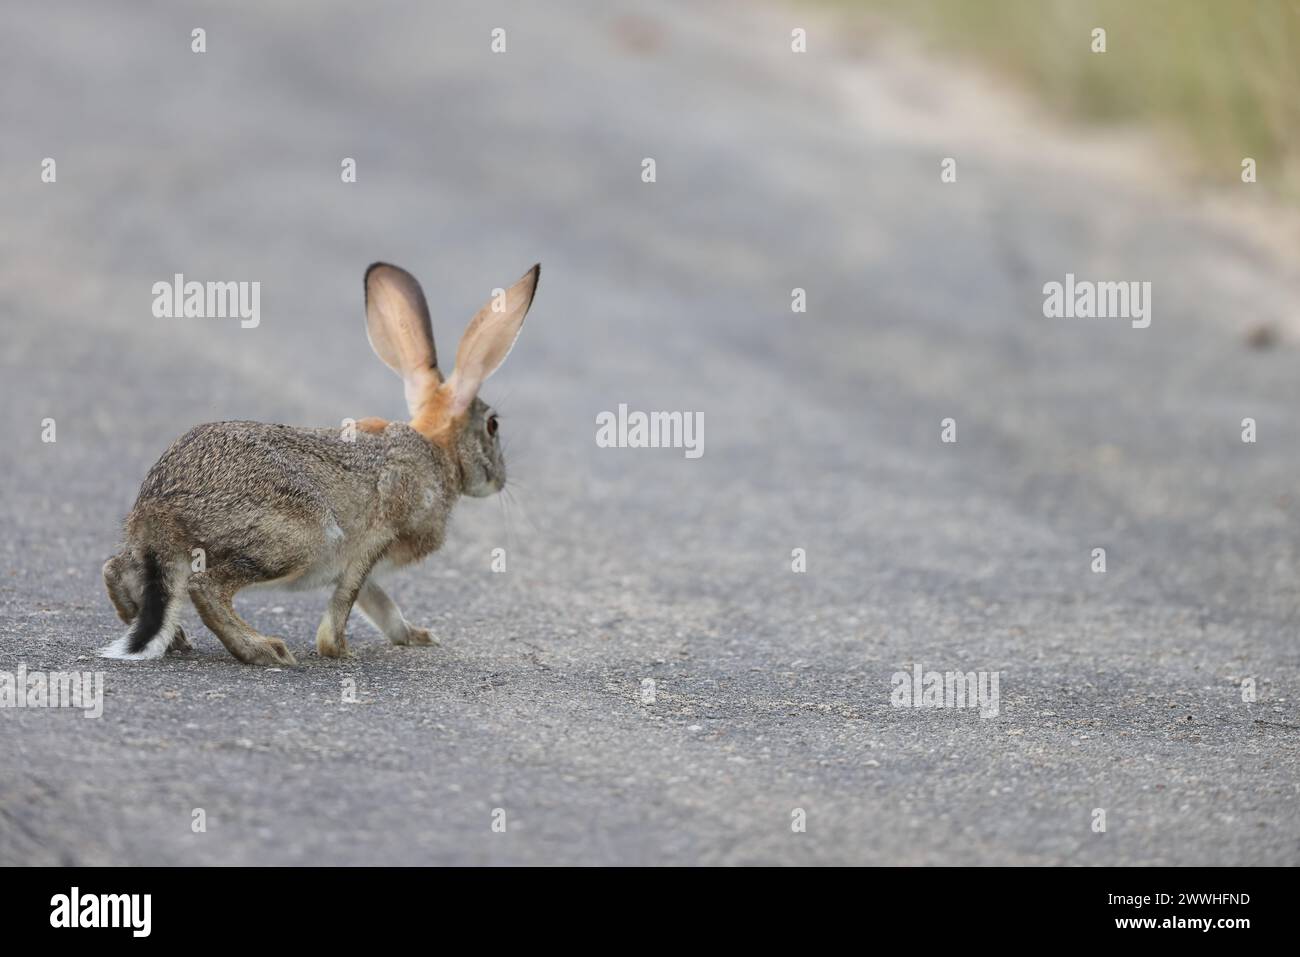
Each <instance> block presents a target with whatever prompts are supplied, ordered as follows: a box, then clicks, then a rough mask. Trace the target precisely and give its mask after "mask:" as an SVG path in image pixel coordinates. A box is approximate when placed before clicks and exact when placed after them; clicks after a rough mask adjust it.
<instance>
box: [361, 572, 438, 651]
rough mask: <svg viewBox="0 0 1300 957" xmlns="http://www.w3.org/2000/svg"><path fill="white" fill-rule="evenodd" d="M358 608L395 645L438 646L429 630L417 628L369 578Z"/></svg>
mask: <svg viewBox="0 0 1300 957" xmlns="http://www.w3.org/2000/svg"><path fill="white" fill-rule="evenodd" d="M357 607H358V608H360V609H361V614H363V615H365V616H366V618H367V619H368V620H369V622H370V623H371V624H372V625H374V626H375V627H376V628H378V629H379V630H380V631H382V632H383V633H384V637H386V638H387V639H388V640H389V641H391V642H392V643H393V644H395V645H436V644H437V643H438V640H437V639H436V638H434V637H433V636H432V635H430V634H429V630H428V629H427V628H416V627H415V626H414V625H412V624H411V623H410V622H409V621H407V620H406V619H405V618H404V617H403V616H402V610H401V609H400V608H398V607H397V603H396V602H395V601H393V599H391V598H389V597H388V594H387V593H386V592H385V591H384V590H383V589H382V588H380V587H379V585H378V584H376V582H375V580H374V579H373V578H367V579H366V583H365V584H364V585H362V586H361V591H360V592H359V593H358V594H357Z"/></svg>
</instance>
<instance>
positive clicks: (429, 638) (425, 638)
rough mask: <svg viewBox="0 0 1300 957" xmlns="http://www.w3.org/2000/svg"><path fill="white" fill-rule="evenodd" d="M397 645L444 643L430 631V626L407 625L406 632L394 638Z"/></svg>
mask: <svg viewBox="0 0 1300 957" xmlns="http://www.w3.org/2000/svg"><path fill="white" fill-rule="evenodd" d="M392 641H393V644H395V645H439V644H442V642H440V641H439V640H438V639H437V638H435V637H433V635H431V634H430V633H429V629H428V628H416V627H415V626H414V625H407V626H406V633H405V634H404V635H401V636H399V637H397V638H394V639H392Z"/></svg>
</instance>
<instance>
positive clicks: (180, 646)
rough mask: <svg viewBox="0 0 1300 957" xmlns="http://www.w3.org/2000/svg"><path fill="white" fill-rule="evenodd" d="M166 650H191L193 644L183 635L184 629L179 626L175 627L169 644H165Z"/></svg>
mask: <svg viewBox="0 0 1300 957" xmlns="http://www.w3.org/2000/svg"><path fill="white" fill-rule="evenodd" d="M167 650H168V651H193V650H194V645H193V644H192V643H191V642H190V640H189V639H188V638H186V637H185V631H184V630H183V629H181V628H177V629H176V633H175V634H173V635H172V641H171V644H170V645H168V646H167Z"/></svg>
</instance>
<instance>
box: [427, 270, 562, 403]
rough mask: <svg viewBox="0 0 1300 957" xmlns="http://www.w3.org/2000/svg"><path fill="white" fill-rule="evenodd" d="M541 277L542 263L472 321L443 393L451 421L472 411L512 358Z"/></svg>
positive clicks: (461, 342) (491, 301)
mask: <svg viewBox="0 0 1300 957" xmlns="http://www.w3.org/2000/svg"><path fill="white" fill-rule="evenodd" d="M541 273H542V267H541V264H540V263H539V264H538V265H536V266H534V267H533V268H532V269H530V270H528V272H526V273H524V275H523V277H522V278H520V279H519V281H518V282H516V283H515V284H514V285H513V286H511V287H510V288H509V289H507V290H505V295H504V297H502V296H495V297H493V298H492V300H490V301H489V302H488V304H487V305H486V306H484V307H483V308H482V309H480V310H479V311H478V315H476V316H475V317H474V318H473V319H471V320H470V323H469V326H467V327H466V329H465V334H464V335H463V336H461V337H460V347H459V348H458V349H457V350H456V368H455V370H454V371H453V372H452V374H451V375H450V376H449V377H448V379H447V381H446V382H445V383H444V384H443V386H442V389H440V390H439V391H440V392H442V393H444V394H445V395H446V399H447V402H448V406H447V414H448V416H449V417H450V418H453V419H454V418H456V417H457V416H459V415H462V414H463V413H464V412H465V410H466V409H468V408H469V405H470V403H471V402H473V401H474V396H476V395H478V390H479V387H480V386H482V385H483V380H484V379H486V378H487V377H488V376H490V375H491V374H492V373H493V372H496V370H497V368H498V367H499V366H500V365H501V363H503V362H504V361H505V359H506V356H507V355H509V354H510V350H511V348H512V347H513V346H514V344H515V339H517V338H518V337H519V330H520V329H521V328H522V327H523V324H524V316H526V315H528V307H529V306H531V305H532V304H533V294H534V293H536V292H537V277H538V276H540V275H541Z"/></svg>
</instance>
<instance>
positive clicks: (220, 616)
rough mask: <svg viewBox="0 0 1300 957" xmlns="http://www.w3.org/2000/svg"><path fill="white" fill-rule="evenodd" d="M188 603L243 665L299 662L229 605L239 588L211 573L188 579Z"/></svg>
mask: <svg viewBox="0 0 1300 957" xmlns="http://www.w3.org/2000/svg"><path fill="white" fill-rule="evenodd" d="M189 590H190V601H192V602H194V607H195V608H196V609H197V610H198V613H199V617H200V618H202V619H203V624H205V625H207V626H208V628H210V629H211V630H212V633H213V634H214V635H216V636H217V637H218V638H220V639H221V643H222V644H223V645H225V646H226V650H227V651H229V652H230V653H231V654H232V655H234V656H235V657H236V658H238V659H239V660H240V661H242V662H243V663H244V664H246V665H296V664H297V663H298V662H297V661H296V660H295V659H294V657H293V655H292V654H291V653H290V652H289V648H288V646H287V645H285V643H284V642H283V641H281V640H280V639H279V638H268V637H267V636H266V635H261V634H258V633H257V632H256V631H254V630H253V628H252V626H250V625H249V624H248V622H246V621H244V619H242V618H240V617H239V615H238V613H236V611H235V606H234V604H233V603H232V602H233V599H234V597H235V592H236V591H238V590H239V586H237V585H232V584H231V583H229V582H225V581H222V580H221V579H220V578H218V577H216V576H214V575H213V573H212V572H211V571H208V572H202V573H200V574H197V575H194V576H193V577H192V578H190V582H189Z"/></svg>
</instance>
